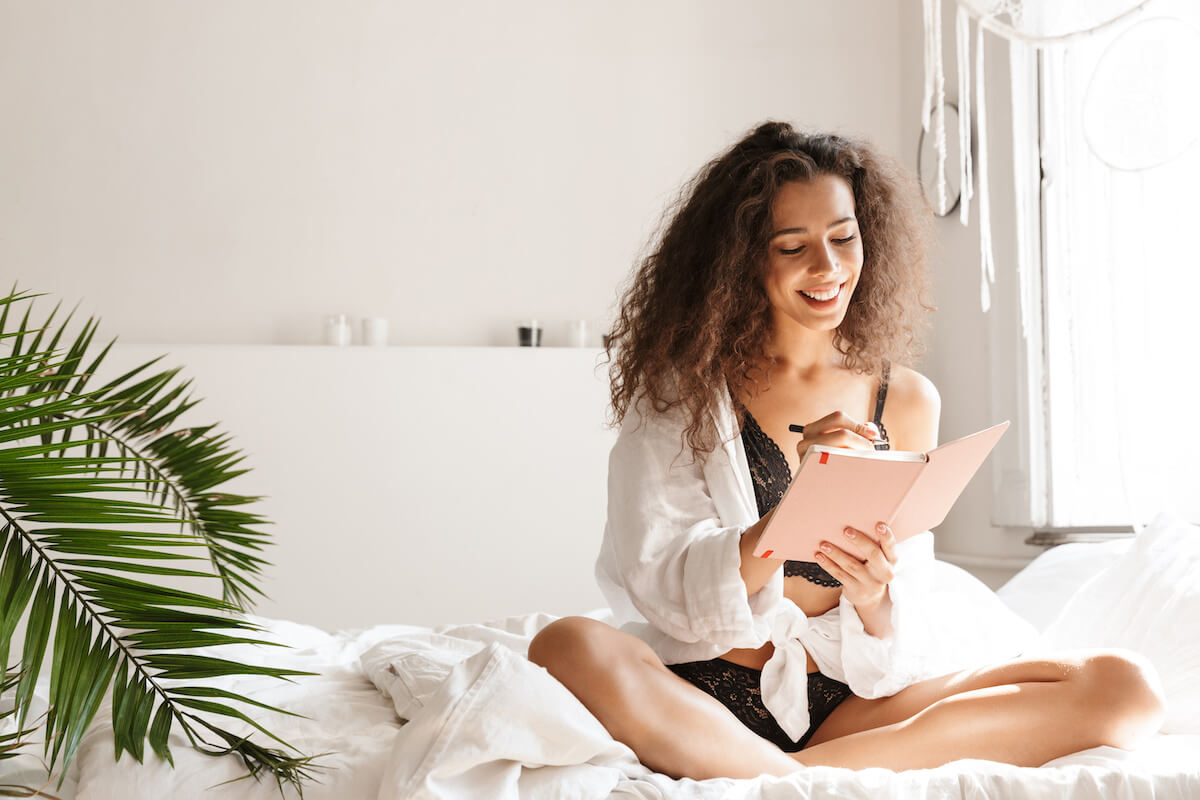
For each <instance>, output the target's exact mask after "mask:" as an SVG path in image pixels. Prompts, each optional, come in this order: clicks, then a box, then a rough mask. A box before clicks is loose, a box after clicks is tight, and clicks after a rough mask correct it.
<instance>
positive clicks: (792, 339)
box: [766, 326, 845, 377]
mask: <svg viewBox="0 0 1200 800" xmlns="http://www.w3.org/2000/svg"><path fill="white" fill-rule="evenodd" d="M833 335H834V332H833V331H814V330H810V329H808V328H801V327H799V326H796V327H793V328H791V329H790V330H787V329H785V330H780V329H779V328H778V327H777V328H776V330H775V332H774V333H773V334H772V336H771V338H770V340H769V341H768V343H767V348H766V355H767V358H768V359H773V360H774V366H772V367H771V371H772V372H785V373H789V374H792V375H796V376H798V377H804V376H811V375H814V374H817V373H820V372H824V371H826V370H828V369H837V368H840V367H841V366H842V364H843V363H844V359H845V356H843V355H842V353H840V352H838V350H837V348H836V347H834V345H833Z"/></svg>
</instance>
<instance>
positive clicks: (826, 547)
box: [821, 542, 833, 553]
mask: <svg viewBox="0 0 1200 800" xmlns="http://www.w3.org/2000/svg"><path fill="white" fill-rule="evenodd" d="M821 549H822V550H824V551H825V552H826V553H830V552H833V545H831V544H830V543H829V542H821Z"/></svg>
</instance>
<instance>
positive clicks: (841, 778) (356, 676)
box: [60, 520, 1200, 800]
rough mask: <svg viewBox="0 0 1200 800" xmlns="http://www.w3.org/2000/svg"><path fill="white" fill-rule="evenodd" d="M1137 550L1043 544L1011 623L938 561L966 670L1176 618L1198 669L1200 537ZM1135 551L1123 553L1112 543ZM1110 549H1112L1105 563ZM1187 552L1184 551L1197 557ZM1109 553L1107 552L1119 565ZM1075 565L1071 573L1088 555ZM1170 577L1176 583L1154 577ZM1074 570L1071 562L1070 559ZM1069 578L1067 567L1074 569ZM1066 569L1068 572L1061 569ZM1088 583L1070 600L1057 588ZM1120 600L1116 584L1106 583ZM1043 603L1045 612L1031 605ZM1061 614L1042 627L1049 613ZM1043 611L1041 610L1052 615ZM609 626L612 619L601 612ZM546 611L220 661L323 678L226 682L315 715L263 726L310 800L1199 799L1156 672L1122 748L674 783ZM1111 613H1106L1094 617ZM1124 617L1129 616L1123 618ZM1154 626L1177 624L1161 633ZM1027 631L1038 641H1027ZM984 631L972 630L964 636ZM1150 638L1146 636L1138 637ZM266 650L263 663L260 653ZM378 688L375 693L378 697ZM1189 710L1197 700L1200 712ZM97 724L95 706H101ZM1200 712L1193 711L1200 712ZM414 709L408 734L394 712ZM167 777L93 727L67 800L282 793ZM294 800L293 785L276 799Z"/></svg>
mask: <svg viewBox="0 0 1200 800" xmlns="http://www.w3.org/2000/svg"><path fill="white" fill-rule="evenodd" d="M1152 528H1153V530H1151V531H1150V532H1151V533H1152V535H1150V536H1144V537H1143V538H1142V539H1139V541H1138V542H1137V543H1136V544H1134V545H1133V546H1132V547H1128V546H1125V548H1117V547H1110V546H1091V545H1085V546H1080V547H1099V548H1100V550H1095V549H1094V550H1078V549H1077V552H1079V553H1081V554H1083V555H1085V556H1086V557H1085V558H1082V559H1078V560H1072V558H1071V555H1070V551H1066V550H1060V551H1059V552H1057V553H1056V552H1055V551H1051V552H1050V553H1049V554H1047V556H1043V557H1042V558H1043V559H1045V561H1044V562H1042V559H1039V560H1038V562H1035V563H1034V564H1033V565H1032V566H1031V567H1030V568H1028V569H1027V570H1026V571H1025V572H1023V573H1022V574H1021V575H1019V576H1018V577H1017V578H1015V579H1014V581H1012V582H1010V584H1009V585H1008V586H1006V587H1004V588H1003V589H1001V591H1000V593H999V596H1000V597H1001V598H1002V599H1004V600H1005V601H1006V602H1009V603H1014V604H1016V605H1018V606H1023V607H1027V608H1037V609H1038V610H1039V612H1040V613H1041V616H1038V617H1037V618H1035V619H1033V620H1032V622H1033V623H1034V624H1029V623H1026V622H1024V621H1023V620H1021V619H1020V618H1019V617H1017V616H1016V615H1015V614H1013V613H1012V612H1010V611H1009V610H1008V609H1007V607H1005V606H1004V605H1003V604H1001V603H1000V602H999V601H998V600H997V599H996V595H994V594H992V593H991V592H990V591H988V590H987V589H986V588H985V587H983V585H982V584H980V583H978V582H977V581H975V580H974V579H973V578H970V577H969V576H967V575H966V574H965V573H963V572H962V571H961V570H958V569H957V568H955V567H952V566H950V565H947V564H943V563H941V562H939V563H938V569H937V573H936V574H937V577H938V581H939V583H938V591H939V592H942V593H943V594H944V597H943V599H944V600H953V601H954V602H943V603H941V604H939V605H940V607H943V608H944V609H945V612H944V613H945V617H944V619H943V623H944V624H947V625H952V626H954V629H955V630H958V631H965V633H963V635H962V639H963V648H962V657H963V660H964V664H969V663H973V662H975V661H980V660H990V659H992V658H997V657H1003V656H1004V655H1005V654H1008V653H1010V652H1013V651H1014V650H1027V649H1031V648H1038V647H1041V648H1049V649H1053V647H1055V646H1056V640H1055V637H1057V638H1058V641H1060V642H1066V641H1067V640H1068V639H1069V638H1074V639H1076V640H1079V641H1076V642H1074V643H1083V644H1106V645H1121V644H1131V643H1134V642H1133V641H1132V640H1133V639H1136V637H1137V635H1138V634H1139V632H1141V631H1143V630H1144V629H1145V626H1142V627H1140V628H1139V627H1138V626H1131V625H1130V624H1127V623H1128V621H1129V620H1134V619H1138V618H1142V619H1156V620H1157V619H1159V618H1160V617H1161V614H1160V613H1159V610H1160V609H1162V608H1164V605H1165V606H1169V608H1170V609H1171V615H1172V616H1171V619H1170V622H1171V623H1172V624H1173V625H1174V626H1175V628H1174V630H1176V631H1179V630H1183V631H1187V632H1188V633H1189V635H1187V636H1179V637H1177V638H1172V639H1171V640H1170V641H1169V642H1168V643H1167V645H1166V646H1159V647H1157V648H1155V647H1152V648H1151V649H1153V650H1155V652H1152V653H1147V655H1148V656H1149V657H1151V658H1152V660H1155V661H1156V664H1158V666H1159V668H1160V671H1162V670H1164V668H1165V670H1166V671H1167V672H1170V671H1172V670H1178V669H1191V667H1189V666H1188V665H1194V664H1197V663H1200V662H1197V661H1194V660H1191V659H1194V658H1196V657H1197V656H1198V655H1200V641H1198V640H1197V638H1196V637H1195V636H1194V635H1191V632H1194V631H1196V630H1198V629H1200V628H1198V626H1200V530H1197V529H1196V528H1194V527H1191V526H1183V525H1180V524H1178V523H1172V522H1170V521H1169V520H1167V521H1160V523H1156V527H1155V526H1152ZM1126 548H1127V549H1128V552H1126V553H1122V552H1120V551H1121V549H1126ZM1101 550H1103V551H1104V552H1101ZM1193 556H1194V557H1193ZM1118 559H1119V560H1118ZM1085 561H1086V562H1087V564H1086V568H1083V569H1082V570H1080V569H1075V567H1079V565H1080V564H1081V563H1082V562H1085ZM1167 561H1169V562H1171V563H1173V564H1175V565H1182V566H1175V567H1173V569H1174V573H1173V574H1171V575H1170V578H1171V581H1170V582H1169V583H1168V582H1165V581H1155V580H1153V579H1152V578H1153V575H1154V574H1155V573H1154V570H1161V569H1163V568H1164V566H1163V565H1164V563H1166V562H1167ZM1071 565H1074V566H1071ZM1072 570H1074V572H1072ZM1068 573H1070V574H1069V577H1068ZM1081 583H1082V588H1081V589H1079V591H1078V592H1074V593H1069V592H1068V591H1066V590H1065V589H1064V584H1069V585H1070V586H1074V587H1078V586H1080V584H1081ZM1114 589H1115V590H1117V591H1114ZM1038 593H1040V594H1041V599H1042V600H1043V601H1044V602H1041V603H1038V602H1037V597H1036V596H1035V595H1037V594H1038ZM1060 608H1061V609H1062V613H1061V614H1053V616H1055V617H1056V618H1057V619H1056V620H1055V621H1053V622H1051V620H1050V619H1049V617H1050V616H1052V614H1051V612H1053V611H1056V610H1058V609H1060ZM1047 609H1049V611H1048V610H1047ZM596 614H597V616H601V617H602V616H603V615H604V612H603V611H599V612H596ZM551 619H552V617H549V616H547V615H544V614H530V615H525V616H520V617H513V618H509V619H507V620H504V621H500V622H494V623H490V624H467V625H458V626H448V627H442V628H438V629H429V628H424V627H416V626H404V625H396V626H379V627H375V628H370V629H367V630H361V631H348V632H342V633H338V634H328V633H325V632H323V631H320V630H318V629H316V628H312V627H309V626H304V625H298V624H295V623H289V622H280V621H271V620H259V622H260V623H261V624H263V625H265V626H266V627H267V628H268V629H269V631H270V633H271V635H272V636H273V637H275V638H276V639H277V640H279V641H281V642H286V643H288V644H291V645H292V646H293V647H294V648H295V649H293V650H291V651H275V650H272V652H270V653H269V654H266V653H261V650H259V649H256V648H252V647H248V646H238V647H231V648H226V649H225V652H226V654H228V655H229V656H231V657H237V658H245V659H252V658H256V657H261V658H263V659H266V658H267V657H270V658H271V660H272V662H273V663H279V664H281V665H286V666H294V667H296V668H300V669H307V670H312V671H316V672H320V673H321V675H320V676H319V677H312V678H304V679H300V680H299V681H298V682H297V683H296V684H295V685H289V684H284V683H279V682H277V681H270V680H266V679H247V680H244V681H241V682H239V683H238V684H236V685H235V686H233V687H231V688H234V689H235V690H237V691H240V692H244V693H246V694H248V695H251V696H253V697H255V698H257V699H260V700H262V701H264V702H268V703H272V704H276V705H279V706H281V707H284V708H287V709H290V710H293V711H298V712H300V713H303V714H305V715H307V716H308V719H295V718H290V717H284V718H271V719H265V720H264V722H265V723H266V724H267V726H268V727H269V728H271V729H272V730H274V731H275V732H277V733H279V734H280V735H281V736H282V737H283V738H285V739H287V740H288V741H290V742H292V743H294V744H296V745H297V746H298V747H300V748H302V749H304V750H306V751H307V752H314V753H315V752H329V753H331V754H330V755H328V756H325V757H323V758H322V759H321V761H322V763H324V764H325V765H326V766H327V767H328V769H327V770H326V771H325V772H324V773H322V777H321V783H317V784H312V785H310V786H308V787H307V788H306V790H305V797H306V798H309V799H310V800H324V799H325V798H329V799H330V800H332V799H333V798H338V799H339V800H341V799H343V798H379V799H380V800H400V799H401V798H404V799H405V800H407V798H509V797H518V796H519V797H522V798H547V799H549V798H554V800H560V799H562V798H604V797H613V798H655V799H656V800H657V799H658V798H674V797H688V798H693V797H694V798H710V797H711V798H716V797H739V798H762V799H763V800H777V799H778V800H782V799H783V798H789V800H794V799H796V798H799V799H801V800H815V799H816V798H834V797H836V798H872V800H874V799H875V798H905V799H907V798H919V797H929V798H939V799H941V798H944V799H945V800H953V799H954V798H964V799H965V798H972V800H974V798H1022V799H1024V798H1032V799H1033V800H1038V799H1039V798H1047V800H1050V798H1053V799H1054V800H1062V799H1063V798H1067V799H1068V800H1071V799H1074V798H1078V800H1084V799H1085V798H1086V799H1087V800H1092V799H1093V798H1163V799H1164V800H1183V799H1184V798H1200V735H1198V734H1200V719H1195V718H1193V717H1192V716H1191V715H1192V713H1193V710H1192V707H1191V706H1190V705H1189V704H1190V703H1192V702H1193V700H1194V699H1195V697H1196V695H1195V691H1196V690H1195V689H1192V688H1191V684H1192V683H1193V682H1195V681H1196V679H1198V678H1200V674H1197V672H1195V671H1192V672H1191V673H1190V675H1182V676H1177V675H1173V674H1164V676H1163V677H1164V682H1165V683H1166V685H1167V687H1168V691H1169V692H1173V693H1174V697H1173V698H1170V699H1172V700H1173V701H1177V702H1176V705H1177V706H1178V709H1172V711H1173V712H1174V711H1178V713H1174V714H1173V716H1172V721H1173V725H1174V727H1172V728H1171V730H1174V731H1177V732H1174V733H1171V734H1162V735H1158V736H1156V737H1155V738H1153V739H1152V740H1150V741H1149V742H1147V743H1146V744H1145V745H1144V746H1142V747H1141V748H1139V749H1138V750H1137V751H1134V752H1124V751H1120V750H1115V749H1111V748H1097V749H1094V750H1089V751H1086V752H1083V753H1077V754H1074V755H1071V756H1068V757H1065V758H1062V759H1058V760H1056V761H1054V762H1051V763H1050V764H1048V765H1045V766H1043V767H1040V768H1037V769H1029V768H1017V767H1011V766H1007V765H1004V764H998V763H994V762H987V761H973V760H964V761H957V762H954V763H952V764H948V765H945V766H943V767H940V768H938V769H931V770H914V771H909V772H902V773H894V772H891V771H889V770H884V769H870V770H861V771H851V770H844V769H835V768H826V767H821V768H812V769H806V770H803V771H801V772H798V773H796V774H794V775H791V776H788V777H786V778H760V779H757V780H752V781H733V780H716V781H704V782H692V781H673V780H671V779H669V778H667V777H665V776H663V775H658V774H655V773H652V772H650V771H649V770H647V769H646V768H644V767H642V766H641V765H640V764H639V763H638V762H637V760H636V759H635V758H634V757H633V754H632V753H631V752H630V751H629V750H628V748H626V747H624V746H623V745H621V744H619V743H617V742H615V741H613V740H612V738H611V737H609V736H608V734H607V733H606V732H605V731H604V729H603V728H602V727H601V726H600V725H599V723H598V722H596V720H595V718H593V717H592V716H591V715H590V714H589V713H588V712H587V711H586V709H584V708H583V707H582V705H580V704H579V702H578V701H576V700H575V698H574V697H572V696H571V695H570V694H569V693H568V692H567V691H566V690H565V689H564V688H563V687H562V686H561V685H560V684H558V683H557V681H555V680H553V679H552V678H551V677H550V676H549V675H548V674H547V673H546V672H545V671H544V670H542V669H541V668H539V667H536V666H534V665H532V664H530V663H529V662H528V661H527V660H526V659H525V658H524V652H525V649H526V647H527V644H528V641H529V639H530V638H531V637H532V635H533V634H534V633H535V632H536V631H537V630H539V629H540V628H541V627H542V626H544V625H545V624H546V623H548V622H549V621H550V620H551ZM1105 620H1113V621H1114V625H1113V626H1106V623H1105ZM1122 620H1123V621H1124V622H1122ZM1156 624H1158V627H1157V628H1156V629H1155V630H1157V631H1159V632H1162V631H1165V630H1171V629H1172V628H1171V626H1169V625H1165V624H1161V623H1156ZM1038 630H1042V634H1041V637H1040V638H1039V634H1038ZM971 631H977V632H978V633H977V634H972V633H970V632H971ZM1140 644H1142V645H1151V644H1153V643H1149V642H1145V641H1142V642H1140ZM260 654H261V655H260ZM377 687H378V688H377ZM1197 708H1200V706H1198V707H1197ZM104 713H106V712H105V711H103V710H102V712H101V714H102V715H103V714H104ZM1198 715H1200V713H1198ZM401 717H404V718H407V720H408V721H407V723H405V724H401V722H400V718H401ZM172 749H173V752H174V754H175V758H176V765H177V766H176V768H175V769H174V770H172V769H170V768H169V767H167V766H165V765H163V764H160V763H159V762H158V761H157V760H156V759H155V757H154V756H153V755H149V756H148V757H147V763H146V764H145V765H143V766H140V767H139V766H137V765H136V764H134V763H133V762H132V760H131V759H130V757H129V756H128V754H126V755H124V756H123V757H122V760H121V762H119V763H117V762H114V761H113V755H112V754H113V743H112V735H111V733H110V732H108V730H107V729H106V725H105V724H102V723H101V724H97V725H96V726H94V727H93V729H92V730H91V731H89V733H88V734H87V736H86V737H85V739H84V742H83V744H82V745H81V747H80V752H79V756H78V759H77V761H76V765H75V768H74V769H73V771H72V775H71V776H69V777H70V780H69V781H68V783H67V784H66V786H65V787H64V790H63V792H61V793H60V796H62V797H64V798H71V797H75V798H78V800H110V799H112V800H116V799H117V798H120V799H121V800H124V799H125V798H154V799H155V800H157V799H158V798H171V800H190V799H191V798H204V800H221V799H222V798H247V799H249V798H255V799H256V800H257V798H263V800H265V799H266V798H278V797H279V796H280V794H279V791H278V789H277V788H276V787H275V786H274V784H267V783H255V782H253V781H250V780H245V781H240V782H237V783H234V784H228V785H225V786H221V787H216V784H218V783H221V782H222V781H226V780H229V779H231V778H236V777H238V776H239V775H240V774H241V772H240V767H239V765H238V764H237V763H236V762H235V761H233V760H231V759H212V758H208V757H205V756H201V755H198V754H196V753H194V752H193V751H191V750H190V749H189V748H188V747H187V745H186V743H185V742H183V741H182V740H181V739H179V738H177V737H173V741H172ZM287 796H294V792H291V791H289V792H287Z"/></svg>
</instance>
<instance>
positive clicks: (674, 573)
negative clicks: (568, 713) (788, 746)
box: [596, 392, 933, 740]
mask: <svg viewBox="0 0 1200 800" xmlns="http://www.w3.org/2000/svg"><path fill="white" fill-rule="evenodd" d="M720 398H721V401H720V407H719V410H718V411H717V413H716V415H715V422H716V429H717V433H718V436H719V437H720V441H721V442H723V444H721V445H719V446H718V447H717V448H716V449H715V450H714V451H713V452H711V453H709V454H707V455H706V456H702V457H698V458H693V456H692V452H691V449H690V448H689V447H687V446H686V444H685V443H684V441H683V438H682V437H683V430H684V428H685V422H684V416H683V415H684V413H685V412H684V409H683V408H681V407H677V408H676V409H673V410H672V411H670V412H668V413H666V414H660V413H656V412H650V413H646V414H643V413H642V411H643V410H644V409H643V408H642V407H641V406H642V405H645V404H644V403H634V404H632V405H631V406H630V409H629V411H628V413H627V414H626V415H625V419H624V420H623V423H622V426H621V431H620V434H619V436H618V437H617V442H616V444H615V445H614V446H613V449H612V453H611V454H610V456H609V467H608V522H607V524H606V525H605V529H604V541H603V544H602V545H601V550H600V556H599V558H598V559H597V562H596V578H597V580H598V581H599V584H600V589H601V590H602V591H603V592H604V596H605V598H606V599H607V600H608V603H609V605H610V606H611V608H612V610H613V614H614V624H616V625H618V626H620V627H621V628H622V630H625V631H627V632H629V633H632V634H634V635H635V636H637V637H639V638H641V639H642V640H644V641H645V642H646V643H647V644H649V645H650V646H651V647H652V648H653V649H654V651H655V652H656V653H657V654H658V656H659V658H661V659H662V660H663V662H664V663H666V664H680V663H684V662H688V661H703V660H708V659H712V658H716V657H717V656H720V655H722V654H724V653H725V652H727V651H729V650H732V649H734V648H758V647H761V646H762V645H764V644H765V643H766V642H768V641H769V642H771V643H773V644H774V645H775V652H774V654H773V655H772V656H771V658H770V660H769V661H767V663H766V665H765V666H764V668H763V671H762V698H763V704H764V705H765V706H766V707H767V709H768V710H769V711H770V712H771V714H772V715H774V717H775V719H776V721H777V722H778V723H779V725H780V727H781V728H783V730H784V732H786V733H787V735H788V736H790V737H791V738H792V739H794V740H798V739H800V738H801V737H802V736H803V735H804V733H805V732H806V731H807V730H808V726H809V718H808V675H807V659H806V657H805V651H806V650H807V651H808V653H809V654H811V655H812V658H813V661H814V662H816V665H817V667H818V669H820V671H821V672H822V673H824V674H825V675H827V676H829V677H831V678H835V679H837V680H840V681H844V682H845V683H847V684H848V685H849V686H850V689H851V691H853V692H854V693H855V694H856V695H859V696H860V697H867V698H873V697H885V696H888V695H892V694H895V693H896V692H898V691H900V690H901V689H903V688H904V687H906V686H908V685H910V684H912V683H914V682H915V681H917V680H920V679H921V678H923V677H927V676H926V675H924V674H921V673H922V672H923V670H922V664H923V663H927V658H926V657H927V656H928V655H929V653H928V652H927V650H928V647H929V645H930V641H929V639H930V637H928V636H926V635H925V630H924V626H923V625H922V624H921V622H922V621H921V619H920V616H921V613H920V611H919V607H920V606H921V605H922V603H923V598H924V597H926V596H927V593H928V589H929V583H930V576H931V574H932V565H933V536H932V534H930V533H929V532H925V533H922V534H919V535H918V536H914V537H913V538H911V539H909V540H907V541H905V542H903V543H901V544H900V545H899V546H898V547H897V564H896V566H895V578H894V579H893V580H892V582H891V584H890V585H889V593H890V596H891V601H892V620H891V621H892V633H891V634H890V635H889V636H888V637H886V638H883V639H879V638H876V637H874V636H871V635H870V634H868V633H867V632H866V631H865V630H864V629H863V624H862V620H861V619H860V618H859V616H858V612H857V611H856V610H855V609H854V606H853V605H851V604H850V603H849V602H848V601H847V600H846V598H845V597H842V598H841V600H840V602H839V604H838V605H837V606H836V607H834V608H833V609H831V610H830V611H828V612H827V613H825V614H822V615H821V616H819V617H813V618H809V617H806V616H805V614H804V612H803V611H801V610H800V608H799V607H797V606H796V604H795V603H793V602H792V601H791V600H788V599H787V598H785V597H784V596H783V570H782V569H780V570H778V571H776V573H775V574H774V576H772V578H771V579H770V580H769V581H767V583H766V585H765V586H763V587H762V588H761V589H760V590H759V591H757V592H756V593H755V594H753V595H751V596H749V597H747V596H746V585H745V583H743V581H742V577H741V572H740V567H741V554H740V550H739V546H740V543H741V536H742V533H743V532H744V531H745V530H746V528H748V527H750V526H751V525H753V524H754V523H755V522H757V521H758V519H759V514H758V508H757V504H756V501H755V499H754V488H753V484H752V483H751V478H750V468H749V465H748V464H747V461H746V451H745V448H744V447H743V446H742V439H741V436H740V435H739V427H738V422H737V419H736V416H735V413H734V410H733V404H732V402H731V401H730V400H729V397H728V394H727V393H724V392H723V393H722V394H721V395H720Z"/></svg>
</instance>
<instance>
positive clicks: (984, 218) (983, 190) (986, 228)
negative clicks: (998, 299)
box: [975, 25, 996, 311]
mask: <svg viewBox="0 0 1200 800" xmlns="http://www.w3.org/2000/svg"><path fill="white" fill-rule="evenodd" d="M975 101H976V103H977V111H976V113H977V114H978V115H979V259H980V270H981V272H982V275H980V281H979V303H980V305H981V306H982V307H983V310H984V311H987V310H988V309H989V308H991V306H992V299H991V291H990V287H991V284H992V282H993V281H994V280H995V279H996V266H995V263H994V262H993V260H992V217H991V209H990V208H989V207H988V205H989V204H988V145H987V93H986V92H985V90H984V73H983V26H982V25H978V26H976V30H975Z"/></svg>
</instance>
